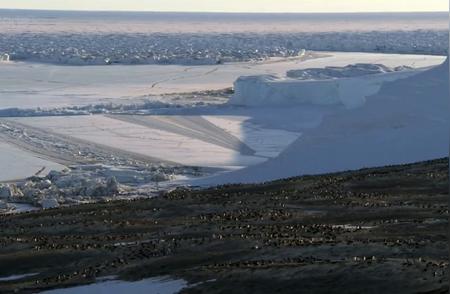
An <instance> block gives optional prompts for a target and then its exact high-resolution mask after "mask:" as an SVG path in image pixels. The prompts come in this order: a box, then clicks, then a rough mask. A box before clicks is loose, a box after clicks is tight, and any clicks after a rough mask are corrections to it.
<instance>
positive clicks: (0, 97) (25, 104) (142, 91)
mask: <svg viewBox="0 0 450 294" xmlns="http://www.w3.org/2000/svg"><path fill="white" fill-rule="evenodd" d="M323 55H325V56H327V57H322V56H323ZM314 57H321V58H314ZM311 58H312V59H307V60H304V59H303V58H294V59H271V60H268V61H264V62H249V63H231V64H224V65H204V66H179V65H140V66H136V65H134V66H133V65H118V66H113V67H102V66H58V65H47V64H34V63H22V62H19V63H0V110H2V109H3V111H1V112H0V115H1V116H8V115H13V113H14V111H13V110H10V111H5V109H10V108H20V109H29V108H41V109H48V108H61V107H69V106H82V105H90V104H94V105H95V104H108V103H121V104H133V103H139V102H145V101H148V99H153V100H151V101H155V100H157V101H161V98H154V97H152V98H149V95H151V96H153V95H161V94H167V93H186V92H194V91H205V90H218V89H224V88H228V87H231V86H232V85H233V83H234V81H235V80H236V79H237V78H238V77H240V76H248V75H261V74H267V75H275V76H285V75H286V72H287V71H289V70H298V69H306V68H323V67H326V66H346V65H349V64H354V63H382V64H384V65H386V66H389V67H396V66H410V67H414V68H417V67H426V66H432V65H437V64H439V63H441V62H442V61H443V58H442V57H439V56H425V55H401V54H374V53H339V52H337V53H328V52H324V53H320V54H318V53H315V54H313V56H311ZM162 102H165V101H164V100H162ZM181 103H182V102H181ZM210 103H214V101H210ZM219 103H223V100H219Z"/></svg>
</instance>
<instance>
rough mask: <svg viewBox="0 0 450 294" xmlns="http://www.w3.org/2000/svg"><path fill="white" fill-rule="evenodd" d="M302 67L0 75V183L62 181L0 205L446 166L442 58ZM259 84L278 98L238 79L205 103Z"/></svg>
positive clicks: (33, 185) (279, 62)
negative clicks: (417, 164) (0, 164)
mask: <svg viewBox="0 0 450 294" xmlns="http://www.w3.org/2000/svg"><path fill="white" fill-rule="evenodd" d="M309 54H310V55H309V58H306V59H305V58H295V59H271V60H268V61H264V62H256V63H255V62H254V63H232V64H225V65H215V66H208V65H205V66H195V67H187V66H159V65H145V66H144V65H143V66H111V67H99V66H86V67H74V66H56V65H44V64H31V63H5V64H2V65H0V67H2V69H5V70H4V71H0V76H2V77H3V79H0V84H1V86H2V87H0V89H1V90H0V109H1V110H0V114H1V116H2V118H1V119H0V123H1V128H0V136H1V138H2V139H3V141H2V143H1V144H0V149H3V150H5V151H4V152H2V153H0V154H2V155H3V156H1V155H0V160H3V161H4V165H5V166H8V167H9V168H8V169H7V170H4V171H2V173H1V179H3V180H11V179H15V178H24V177H28V176H32V175H35V174H36V173H37V172H40V173H39V174H38V175H39V176H45V174H46V173H47V172H48V171H49V170H50V169H56V170H61V169H63V168H64V167H65V166H68V167H69V168H70V170H71V172H70V173H52V174H51V175H49V176H47V177H45V178H42V179H40V180H34V181H31V182H25V183H21V184H18V185H17V186H14V187H9V188H8V189H10V190H11V189H12V190H11V191H13V190H14V191H16V192H17V193H15V194H17V195H15V196H12V197H10V199H9V201H11V202H17V201H18V200H19V201H20V202H22V203H23V202H25V203H30V204H33V205H42V206H43V205H44V204H45V205H46V206H48V207H54V206H55V205H58V204H73V203H80V202H83V201H95V200H96V199H101V198H103V197H104V196H109V197H135V196H138V195H142V196H145V197H148V196H151V195H155V193H157V192H158V189H169V188H173V187H174V186H177V185H180V184H181V185H214V184H223V183H236V182H256V181H265V180H271V179H277V178H282V177H288V176H297V175H301V174H309V173H322V172H330V171H337V170H342V169H355V168H361V167H369V166H375V165H384V164H395V163H406V162H412V161H418V160H424V159H432V158H436V157H441V156H445V155H446V152H448V144H447V143H448V142H447V141H448V139H447V138H446V137H445V136H444V135H443V134H444V133H445V132H448V130H447V123H448V118H447V117H446V116H445V115H444V111H443V110H444V109H445V110H447V108H446V104H445V100H443V97H444V95H445V93H444V92H445V91H444V89H446V86H447V87H448V79H446V73H445V72H444V71H442V68H443V67H440V68H441V70H438V69H439V68H438V69H432V70H429V69H430V68H432V67H433V66H436V65H438V64H440V63H442V62H443V61H444V60H445V58H444V57H440V56H420V55H399V54H394V55H390V54H373V53H371V54H368V53H329V52H327V53H321V56H319V55H316V54H315V53H309ZM352 64H359V65H354V66H349V65H352ZM361 64H364V65H361ZM330 66H333V67H334V68H332V69H330V68H329V67H330ZM327 67H328V68H327ZM339 67H343V68H339ZM398 67H400V68H398ZM405 67H407V68H405ZM311 68H314V69H315V70H305V69H311ZM290 70H295V73H296V75H297V76H296V75H294V76H293V77H290V78H287V77H286V75H287V74H288V72H289V71H290ZM290 73H291V75H292V73H293V72H292V71H291V72H290ZM305 73H306V76H305ZM267 74H270V75H273V76H274V78H273V80H274V82H273V83H274V84H276V86H275V88H271V87H269V88H268V90H267V91H262V92H261V91H259V90H261V89H262V88H264V83H266V82H267V81H265V80H264V79H262V80H261V81H260V82H261V83H262V84H257V85H256V86H257V88H258V91H259V92H258V91H257V92H255V91H254V88H252V87H254V86H255V85H250V86H249V85H248V84H246V83H247V82H248V80H246V79H245V78H241V79H239V80H238V82H237V83H243V85H244V88H246V87H247V86H248V87H247V88H248V91H247V92H245V91H244V92H242V91H240V86H239V85H238V86H237V87H236V92H235V94H234V96H233V98H232V99H231V100H229V101H228V99H229V98H228V96H229V94H227V92H226V91H217V92H214V93H209V94H205V90H219V89H223V88H229V87H231V86H232V85H233V82H234V81H235V80H236V79H237V78H239V77H240V76H242V75H253V76H254V75H267ZM447 75H448V74H447ZM124 77H126V78H124ZM258 79H259V78H256V80H258ZM287 83H289V87H288V86H287ZM299 85H302V87H303V86H304V85H308V86H307V87H308V93H309V94H310V95H307V96H306V95H305V91H304V88H302V87H301V88H300V90H299V88H298V86H299ZM324 85H331V90H332V91H331V92H329V93H328V92H325V93H323V91H322V90H323V89H324ZM1 91H3V92H1ZM190 91H198V92H197V93H188V94H186V92H190ZM173 92H176V93H178V94H170V93H173ZM255 93H256V94H257V95H255ZM268 93H269V95H267V94H268ZM227 95H228V96H227ZM299 95H303V96H304V97H303V98H305V99H303V98H302V99H298V97H299ZM321 95H322V96H323V97H322V96H321ZM267 97H269V98H270V99H266V98H267ZM205 98H206V99H205ZM321 99H322V103H320V102H321V101H320V100H321ZM323 99H325V100H326V99H328V100H329V101H328V102H330V101H331V102H332V103H323ZM330 99H331V100H330ZM227 102H228V103H227ZM114 103H119V104H120V105H121V106H120V107H118V108H116V106H114ZM91 104H92V106H89V107H85V108H83V105H91ZM171 105H172V106H176V107H168V106H171ZM70 106H71V107H72V108H68V107H70ZM11 107H15V108H16V109H11ZM38 107H39V108H38ZM153 108H155V109H159V108H164V111H160V112H157V111H156V112H151V111H149V109H153ZM43 109H46V110H45V111H44V110H43ZM100 109H101V111H100ZM81 110H82V111H81ZM68 114H71V115H68ZM81 114H84V115H81ZM86 114H89V115H86ZM423 142H427V144H426V145H424V144H423ZM10 154H13V155H10ZM25 157H26V158H27V160H28V161H27V160H23V159H22V158H25ZM41 158H42V159H41ZM28 162H32V164H29V163H28ZM33 164H34V165H33ZM30 167H31V168H30ZM34 167H35V168H34ZM41 169H42V170H41ZM19 190H20V191H19ZM111 195H112V196H111Z"/></svg>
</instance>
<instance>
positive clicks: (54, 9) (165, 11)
mask: <svg viewBox="0 0 450 294" xmlns="http://www.w3.org/2000/svg"><path fill="white" fill-rule="evenodd" d="M0 10H22V11H60V12H143V13H144V12H150V13H218V14H219V13H222V14H346V13H347V14H353V13H354V14H356V13H368V14H369V13H374V14H376V13H448V12H449V11H446V10H424V11H418V10H413V11H403V10H402V11H363V10H361V11H325V12H322V11H307V12H301V11H295V12H289V11H270V12H269V11H220V10H211V11H179V10H133V9H129V10H128V9H119V10H107V9H58V8H3V7H0Z"/></svg>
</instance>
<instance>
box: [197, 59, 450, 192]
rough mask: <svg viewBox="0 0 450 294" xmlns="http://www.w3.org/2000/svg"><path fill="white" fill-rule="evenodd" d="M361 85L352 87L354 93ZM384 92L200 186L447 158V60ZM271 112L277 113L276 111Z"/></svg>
mask: <svg viewBox="0 0 450 294" xmlns="http://www.w3.org/2000/svg"><path fill="white" fill-rule="evenodd" d="M355 82H356V81H355ZM366 82H367V83H370V80H366ZM360 86H361V85H360V84H358V83H354V84H351V83H349V84H348V85H347V87H348V89H349V92H350V89H352V87H353V88H358V87H360ZM379 88H380V90H379V91H378V92H377V93H375V94H374V95H371V96H369V97H368V98H367V102H366V103H365V104H364V105H362V106H361V107H358V108H356V109H341V110H339V111H336V112H334V113H333V114H331V115H328V116H326V117H325V118H324V120H323V121H322V123H321V125H320V126H319V127H316V128H313V129H310V130H307V131H305V132H304V133H303V136H302V137H300V138H299V139H298V140H297V141H296V142H294V143H293V144H292V145H291V146H289V147H288V148H287V149H286V150H285V151H284V152H283V153H281V154H280V155H279V156H278V157H276V158H274V159H271V160H269V161H267V162H265V163H263V164H260V165H257V166H253V167H249V168H246V169H243V170H239V171H237V172H233V173H228V174H224V175H221V176H218V177H215V178H210V179H207V180H205V181H203V182H201V183H199V184H202V185H203V184H206V185H215V184H225V183H255V182H262V181H269V180H275V179H280V178H287V177H293V176H300V175H307V174H308V175H311V174H322V173H329V172H338V171H345V170H356V169H361V168H367V167H376V166H386V165H395V164H406V163H412V162H418V161H425V160H432V159H436V158H441V157H446V156H448V146H449V137H448V125H449V121H450V119H449V116H448V109H449V101H448V97H449V63H448V60H447V61H446V62H445V63H443V64H442V65H440V66H437V67H435V68H432V69H429V70H425V71H422V72H419V73H418V74H416V75H413V76H409V77H407V78H403V79H398V80H394V81H384V82H383V83H381V85H380V87H379ZM304 107H305V106H302V108H304ZM271 111H272V113H271V115H276V113H275V112H276V109H271Z"/></svg>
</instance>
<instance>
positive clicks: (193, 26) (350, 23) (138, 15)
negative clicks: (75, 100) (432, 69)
mask: <svg viewBox="0 0 450 294" xmlns="http://www.w3.org/2000/svg"><path fill="white" fill-rule="evenodd" d="M447 29H448V14H447V13H444V12H442V13H371V14H368V13H353V14H349V13H347V14H346V13H343V14H307V13H306V14H301V13H293V14H248V13H247V14H246V13H241V14H239V13H238V14H224V13H155V12H153V13H152V12H68V11H26V10H0V31H1V32H3V33H14V34H17V33H25V32H32V33H37V32H39V33H42V32H45V33H63V32H72V33H161V32H165V33H243V32H252V33H275V32H291V33H299V32H302V33H305V32H335V31H339V32H343V31H396V30H398V31H414V30H447Z"/></svg>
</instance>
